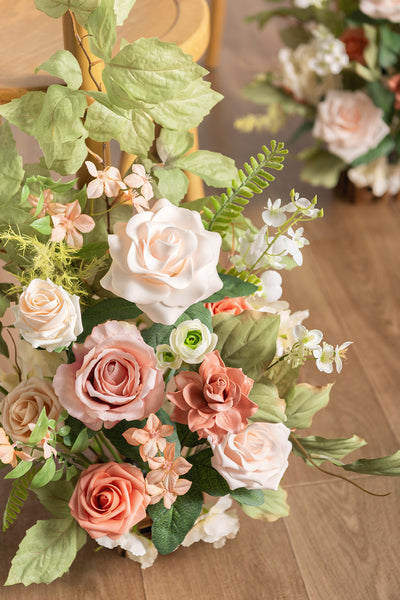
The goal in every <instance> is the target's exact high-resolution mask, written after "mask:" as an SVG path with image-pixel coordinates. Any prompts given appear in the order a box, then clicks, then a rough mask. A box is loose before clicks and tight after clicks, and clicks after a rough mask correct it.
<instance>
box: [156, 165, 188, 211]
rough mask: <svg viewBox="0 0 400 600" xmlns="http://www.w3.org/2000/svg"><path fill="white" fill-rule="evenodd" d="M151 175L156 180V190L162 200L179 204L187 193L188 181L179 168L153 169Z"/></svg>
mask: <svg viewBox="0 0 400 600" xmlns="http://www.w3.org/2000/svg"><path fill="white" fill-rule="evenodd" d="M153 174H154V176H155V177H156V178H157V180H158V189H159V191H160V194H161V196H162V197H163V198H167V199H168V200H169V201H170V202H172V203H173V204H176V205H177V204H179V202H180V201H181V200H182V198H183V197H184V195H185V194H186V192H187V189H188V185H189V179H188V178H187V177H186V175H185V173H184V172H183V171H182V170H181V169H180V168H179V167H171V168H169V167H165V166H164V167H157V166H156V167H154V169H153Z"/></svg>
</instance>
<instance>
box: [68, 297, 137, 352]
mask: <svg viewBox="0 0 400 600" xmlns="http://www.w3.org/2000/svg"><path fill="white" fill-rule="evenodd" d="M141 314H142V311H141V310H140V309H139V308H138V307H137V306H136V304H134V303H133V302H129V300H124V299H123V298H107V299H106V300H101V301H100V302H98V303H97V304H94V305H93V306H90V307H89V308H87V309H86V310H85V311H84V312H83V314H82V325H83V331H82V333H81V334H80V335H79V336H78V339H77V342H78V343H82V342H84V341H85V339H86V337H87V336H88V335H89V334H90V333H91V332H92V329H93V327H95V326H96V325H99V324H100V323H105V322H106V321H108V320H110V319H116V320H117V321H125V320H128V319H135V318H136V317H138V316H139V315H141Z"/></svg>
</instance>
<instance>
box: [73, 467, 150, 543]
mask: <svg viewBox="0 0 400 600" xmlns="http://www.w3.org/2000/svg"><path fill="white" fill-rule="evenodd" d="M149 500H150V497H149V496H148V495H147V494H146V486H145V482H144V477H143V475H142V472H141V471H140V469H138V468H137V467H134V466H133V465H130V464H128V463H115V462H109V463H105V464H104V463H103V464H98V465H90V466H89V467H88V468H87V469H86V470H85V471H83V472H82V473H81V476H80V477H79V480H78V483H77V484H76V487H75V489H74V492H73V494H72V497H71V500H70V501H69V507H70V509H71V514H72V516H73V517H74V519H76V520H77V521H78V523H79V525H80V526H81V527H82V528H83V529H85V530H86V531H87V532H88V534H89V535H90V537H92V538H94V539H96V538H100V537H103V536H104V535H106V536H108V537H109V538H111V539H112V540H117V539H118V538H119V537H121V535H124V534H125V533H128V531H129V530H130V529H131V527H133V526H134V525H136V523H139V521H142V520H143V519H144V518H145V516H146V507H147V505H148V503H149Z"/></svg>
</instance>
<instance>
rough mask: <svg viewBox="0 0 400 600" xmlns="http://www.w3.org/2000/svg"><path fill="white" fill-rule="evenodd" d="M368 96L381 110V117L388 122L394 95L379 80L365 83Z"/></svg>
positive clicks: (391, 112)
mask: <svg viewBox="0 0 400 600" xmlns="http://www.w3.org/2000/svg"><path fill="white" fill-rule="evenodd" d="M367 90H368V96H369V97H370V98H371V100H372V101H373V103H374V104H375V105H376V106H377V107H378V108H381V109H382V110H383V118H384V120H385V121H386V123H388V124H390V123H391V121H392V118H393V110H394V100H395V96H394V94H393V92H391V91H390V90H389V89H388V88H387V87H385V86H384V85H383V84H382V83H381V82H380V81H371V82H370V83H368V85H367Z"/></svg>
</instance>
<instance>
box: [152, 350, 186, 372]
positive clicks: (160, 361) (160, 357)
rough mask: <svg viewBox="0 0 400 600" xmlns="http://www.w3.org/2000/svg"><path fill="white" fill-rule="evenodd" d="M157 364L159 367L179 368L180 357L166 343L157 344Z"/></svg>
mask: <svg viewBox="0 0 400 600" xmlns="http://www.w3.org/2000/svg"><path fill="white" fill-rule="evenodd" d="M156 359H157V365H158V367H159V368H160V369H179V367H180V366H181V364H182V359H181V357H180V356H179V354H177V353H176V352H174V350H173V349H172V348H171V346H169V345H168V344H159V345H158V346H157V348H156Z"/></svg>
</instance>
